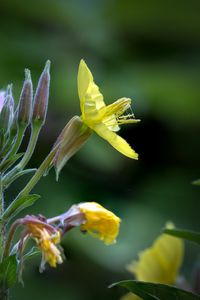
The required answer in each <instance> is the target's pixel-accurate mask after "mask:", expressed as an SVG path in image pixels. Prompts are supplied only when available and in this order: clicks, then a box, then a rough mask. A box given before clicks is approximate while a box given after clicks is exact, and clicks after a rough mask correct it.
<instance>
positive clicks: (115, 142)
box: [93, 123, 138, 159]
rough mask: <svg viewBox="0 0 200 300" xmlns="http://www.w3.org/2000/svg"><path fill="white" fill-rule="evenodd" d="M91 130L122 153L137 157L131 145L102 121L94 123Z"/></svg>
mask: <svg viewBox="0 0 200 300" xmlns="http://www.w3.org/2000/svg"><path fill="white" fill-rule="evenodd" d="M93 130H94V131H95V132H96V133H97V134H98V135H100V136H101V137H102V138H103V139H105V140H106V141H107V142H108V143H110V144H111V145H112V146H113V147H114V148H115V149H116V150H117V151H119V152H120V153H122V154H123V155H125V156H127V157H130V158H133V159H138V154H137V153H136V152H135V151H134V150H133V149H132V148H131V146H130V145H129V144H128V143H127V142H126V141H125V140H124V139H123V138H122V137H120V136H119V135H117V134H116V133H114V132H112V131H111V130H109V129H108V128H107V127H106V126H105V125H104V124H103V123H100V124H98V125H95V126H94V127H93Z"/></svg>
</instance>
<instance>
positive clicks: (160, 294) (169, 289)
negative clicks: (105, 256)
mask: <svg viewBox="0 0 200 300" xmlns="http://www.w3.org/2000/svg"><path fill="white" fill-rule="evenodd" d="M114 286H122V287H124V288H126V289H127V290H129V291H130V292H131V293H134V294H135V295H137V296H139V297H141V298H142V299H143V300H198V299H199V300H200V296H199V295H197V294H193V293H191V292H188V291H185V290H182V289H179V288H177V287H174V286H170V285H165V284H160V283H150V282H143V281H136V280H124V281H120V282H117V283H114V284H112V285H111V286H110V288H112V287H114Z"/></svg>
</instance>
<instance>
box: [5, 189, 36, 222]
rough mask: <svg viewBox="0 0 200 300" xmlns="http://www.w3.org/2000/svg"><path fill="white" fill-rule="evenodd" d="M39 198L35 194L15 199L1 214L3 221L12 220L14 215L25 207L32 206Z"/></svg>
mask: <svg viewBox="0 0 200 300" xmlns="http://www.w3.org/2000/svg"><path fill="white" fill-rule="evenodd" d="M39 198H40V195H37V194H32V195H26V196H23V197H20V198H16V199H15V200H14V201H13V202H12V203H11V204H10V205H9V206H8V208H7V209H6V210H5V212H4V214H3V219H4V220H7V219H11V218H13V217H14V216H15V215H16V214H18V213H19V212H20V211H22V210H23V209H25V208H26V207H28V206H31V205H33V204H34V203H35V201H36V200H38V199H39Z"/></svg>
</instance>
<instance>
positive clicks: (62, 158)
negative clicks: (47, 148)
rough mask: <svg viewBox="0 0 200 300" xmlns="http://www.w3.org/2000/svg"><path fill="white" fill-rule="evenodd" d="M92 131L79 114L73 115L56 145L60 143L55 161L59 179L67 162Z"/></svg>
mask: <svg viewBox="0 0 200 300" xmlns="http://www.w3.org/2000/svg"><path fill="white" fill-rule="evenodd" d="M91 133H92V130H91V129H90V128H89V127H87V126H86V125H85V124H84V123H83V122H82V120H81V119H80V117H78V116H75V117H73V118H72V119H71V120H70V121H69V123H68V124H67V125H66V126H65V127H64V129H63V130H62V132H61V134H60V135H59V137H58V139H57V141H56V143H55V145H54V147H55V146H56V145H57V144H58V143H59V144H60V146H59V147H58V150H57V152H56V155H55V158H54V161H53V165H54V167H55V170H56V178H57V180H58V177H59V173H60V171H61V170H62V168H63V167H64V165H65V164H66V162H67V161H68V160H69V159H70V158H71V157H72V156H73V155H74V154H75V153H76V152H77V151H78V150H79V149H80V148H81V147H82V146H83V144H84V143H85V142H86V141H87V139H88V138H89V136H90V135H91Z"/></svg>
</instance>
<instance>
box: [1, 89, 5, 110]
mask: <svg viewBox="0 0 200 300" xmlns="http://www.w3.org/2000/svg"><path fill="white" fill-rule="evenodd" d="M5 94H6V93H5V91H0V113H1V110H2V108H3V105H4V100H5Z"/></svg>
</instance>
